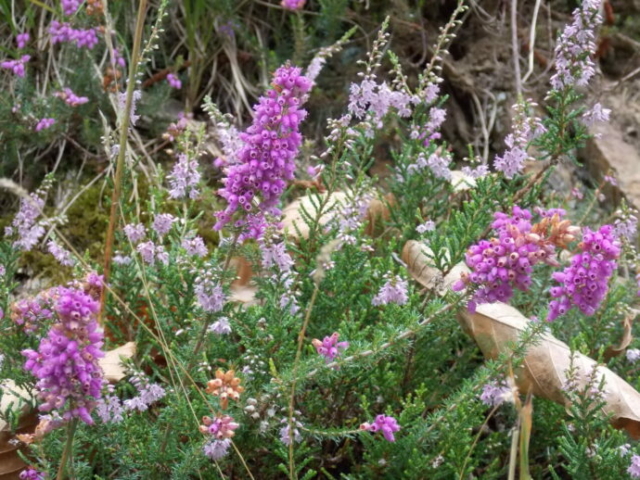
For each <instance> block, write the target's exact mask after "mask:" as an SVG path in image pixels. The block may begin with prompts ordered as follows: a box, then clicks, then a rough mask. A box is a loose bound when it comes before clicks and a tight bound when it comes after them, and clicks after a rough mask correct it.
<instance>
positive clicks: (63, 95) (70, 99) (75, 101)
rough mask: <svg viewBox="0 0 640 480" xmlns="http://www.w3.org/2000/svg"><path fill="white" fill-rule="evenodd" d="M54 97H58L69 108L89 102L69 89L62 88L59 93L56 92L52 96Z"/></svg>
mask: <svg viewBox="0 0 640 480" xmlns="http://www.w3.org/2000/svg"><path fill="white" fill-rule="evenodd" d="M53 95H54V96H55V97H58V98H60V99H62V100H64V102H65V103H66V104H67V105H69V106H70V107H77V106H78V105H82V104H85V103H87V102H88V101H89V99H88V98H87V97H79V96H78V95H76V94H75V93H73V91H72V90H71V89H70V88H64V89H62V91H60V92H56V93H54V94H53Z"/></svg>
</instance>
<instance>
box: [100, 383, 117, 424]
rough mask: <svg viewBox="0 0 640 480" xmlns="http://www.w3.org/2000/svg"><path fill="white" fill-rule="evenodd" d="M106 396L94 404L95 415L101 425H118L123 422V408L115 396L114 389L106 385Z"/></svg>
mask: <svg viewBox="0 0 640 480" xmlns="http://www.w3.org/2000/svg"><path fill="white" fill-rule="evenodd" d="M106 388H107V394H106V395H104V396H103V397H102V398H100V399H99V400H98V401H97V402H96V413H97V414H98V417H100V420H102V423H120V422H121V421H122V420H124V408H123V407H122V403H121V402H120V399H119V398H118V396H117V395H115V393H114V392H115V387H114V386H113V385H110V384H108V385H107V387H106Z"/></svg>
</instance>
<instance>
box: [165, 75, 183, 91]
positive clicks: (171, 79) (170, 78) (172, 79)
mask: <svg viewBox="0 0 640 480" xmlns="http://www.w3.org/2000/svg"><path fill="white" fill-rule="evenodd" d="M167 83H168V84H169V85H170V86H171V87H172V88H175V89H176V90H180V89H181V88H182V82H181V81H180V79H179V78H178V77H176V76H175V75H174V74H173V73H170V74H169V75H167Z"/></svg>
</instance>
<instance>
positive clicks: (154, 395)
mask: <svg viewBox="0 0 640 480" xmlns="http://www.w3.org/2000/svg"><path fill="white" fill-rule="evenodd" d="M130 381H131V383H132V384H133V385H134V386H135V387H136V390H137V391H138V395H136V396H135V397H133V398H130V399H128V400H125V401H124V408H125V410H138V411H139V412H144V411H145V410H147V409H148V408H149V406H150V405H153V404H154V403H156V402H157V401H158V400H160V399H162V398H164V396H165V395H166V392H165V390H164V388H162V387H161V386H160V385H158V384H157V383H151V382H150V381H149V378H147V376H146V375H144V374H143V373H141V372H136V373H134V374H133V375H132V376H131V380H130Z"/></svg>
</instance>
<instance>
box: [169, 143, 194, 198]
mask: <svg viewBox="0 0 640 480" xmlns="http://www.w3.org/2000/svg"><path fill="white" fill-rule="evenodd" d="M200 177H201V174H200V171H199V170H198V162H197V161H196V160H189V157H187V155H185V154H184V153H181V154H180V155H178V161H177V162H176V164H175V165H174V166H173V170H172V171H171V175H169V185H170V186H171V189H170V190H169V196H170V197H171V198H182V197H189V198H190V199H192V200H193V199H195V198H198V195H199V194H200V191H199V190H198V189H197V188H196V187H197V186H198V183H199V182H200Z"/></svg>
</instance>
